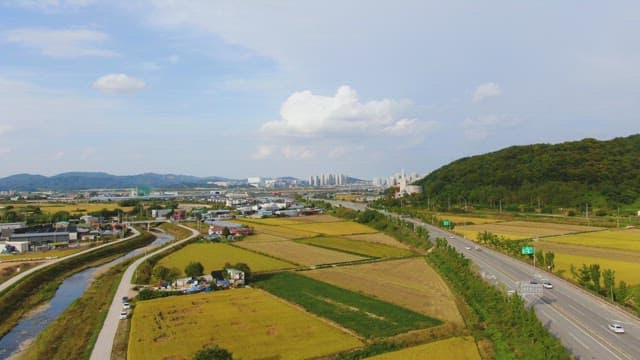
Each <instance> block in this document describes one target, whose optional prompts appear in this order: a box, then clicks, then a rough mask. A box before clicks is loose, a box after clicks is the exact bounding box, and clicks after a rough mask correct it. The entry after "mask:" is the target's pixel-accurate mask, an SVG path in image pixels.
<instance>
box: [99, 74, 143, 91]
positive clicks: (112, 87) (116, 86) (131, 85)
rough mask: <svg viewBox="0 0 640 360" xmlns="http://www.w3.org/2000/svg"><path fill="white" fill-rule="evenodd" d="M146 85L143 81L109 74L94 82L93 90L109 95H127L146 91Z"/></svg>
mask: <svg viewBox="0 0 640 360" xmlns="http://www.w3.org/2000/svg"><path fill="white" fill-rule="evenodd" d="M145 85H146V84H145V82H144V81H143V80H141V79H137V78H134V77H131V76H129V75H126V74H109V75H104V76H101V77H100V78H98V80H96V81H94V83H93V88H94V89H97V90H100V91H102V92H104V93H109V94H125V93H132V92H135V91H137V90H141V89H144V87H145Z"/></svg>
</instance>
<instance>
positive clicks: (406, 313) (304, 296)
mask: <svg viewBox="0 0 640 360" xmlns="http://www.w3.org/2000/svg"><path fill="white" fill-rule="evenodd" d="M255 284H256V286H258V287H260V288H264V289H266V290H267V291H269V292H271V293H273V294H275V295H277V296H279V297H282V298H284V299H286V300H288V301H291V302H294V303H296V304H299V305H301V306H302V307H303V308H305V309H306V310H307V311H309V312H312V313H314V314H316V315H319V316H321V317H325V318H327V319H329V320H332V321H334V322H336V323H338V324H340V325H342V326H344V327H346V328H348V329H351V330H353V331H355V332H356V333H358V334H361V335H363V336H365V337H367V338H376V337H385V336H391V335H396V334H400V333H404V332H407V331H409V330H414V329H423V328H428V327H432V326H435V325H439V324H441V323H442V322H441V321H440V320H437V319H433V318H430V317H428V316H426V315H422V314H419V313H417V312H414V311H411V310H408V309H405V308H402V307H399V306H397V305H394V304H391V303H388V302H384V301H381V300H377V299H373V298H370V297H367V296H364V295H361V294H358V293H355V292H352V291H349V290H345V289H342V288H339V287H336V286H333V285H330V284H327V283H324V282H321V281H317V280H313V279H311V278H308V277H306V276H302V275H298V274H294V273H290V272H283V273H278V274H273V275H270V276H268V277H267V278H266V279H264V280H261V281H259V282H257V283H255Z"/></svg>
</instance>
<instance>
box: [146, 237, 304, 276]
mask: <svg viewBox="0 0 640 360" xmlns="http://www.w3.org/2000/svg"><path fill="white" fill-rule="evenodd" d="M191 261H199V262H200V263H202V265H203V266H204V272H205V274H208V273H210V272H211V271H213V270H220V269H222V268H223V267H224V264H225V263H227V262H228V263H231V264H235V263H237V262H244V263H247V264H248V265H249V267H250V268H251V271H253V272H261V271H270V270H277V269H288V268H293V267H295V265H293V264H291V263H288V262H285V261H282V260H278V259H274V258H271V257H268V256H264V255H260V254H256V253H254V252H252V251H248V250H244V249H240V248H237V247H235V246H231V245H227V244H214V243H204V244H203V243H195V244H190V245H187V246H185V247H184V248H182V249H180V250H178V251H176V252H174V253H172V254H170V255H168V256H167V257H165V258H163V259H161V260H160V261H159V262H158V265H157V266H159V265H162V266H166V267H168V268H172V267H175V268H177V269H178V270H180V272H181V273H182V272H183V271H184V268H185V267H186V266H187V264H189V263H190V262H191Z"/></svg>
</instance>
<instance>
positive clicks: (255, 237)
mask: <svg viewBox="0 0 640 360" xmlns="http://www.w3.org/2000/svg"><path fill="white" fill-rule="evenodd" d="M288 240H289V239H287V238H284V237H281V236H276V235H271V234H264V233H257V234H252V235H250V236H247V237H245V238H244V239H242V242H262V241H266V242H271V241H288Z"/></svg>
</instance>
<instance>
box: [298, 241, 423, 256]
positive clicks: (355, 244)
mask: <svg viewBox="0 0 640 360" xmlns="http://www.w3.org/2000/svg"><path fill="white" fill-rule="evenodd" d="M297 241H298V242H300V243H303V244H307V245H314V246H319V247H323V248H329V249H334V250H338V251H343V252H347V253H352V254H356V255H362V256H370V257H378V258H382V257H406V256H411V255H413V252H411V251H410V250H407V249H401V248H397V247H393V246H389V245H384V244H377V243H372V242H366V241H358V240H351V239H347V238H343V237H335V236H334V237H328V236H319V237H318V236H317V237H313V238H309V239H301V240H297Z"/></svg>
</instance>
